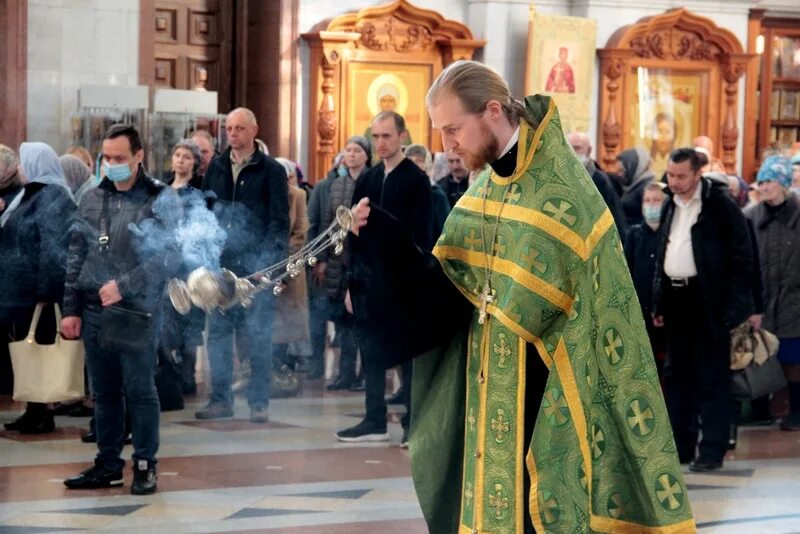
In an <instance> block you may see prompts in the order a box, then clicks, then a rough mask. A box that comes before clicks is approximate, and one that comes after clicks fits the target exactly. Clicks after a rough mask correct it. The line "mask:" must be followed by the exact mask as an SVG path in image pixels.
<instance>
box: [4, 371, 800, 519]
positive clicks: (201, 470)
mask: <svg viewBox="0 0 800 534" xmlns="http://www.w3.org/2000/svg"><path fill="white" fill-rule="evenodd" d="M237 403H238V404H237V407H236V414H235V417H234V419H230V420H222V421H212V422H199V421H195V420H194V418H193V416H192V414H193V411H194V410H195V409H196V408H197V407H198V406H200V402H199V401H198V400H195V401H190V402H189V403H188V405H187V408H186V410H184V411H181V412H171V413H166V414H163V416H162V431H161V450H160V454H159V456H160V463H159V492H158V493H157V494H155V495H152V496H148V497H134V496H131V495H130V494H129V493H128V491H129V482H130V474H129V473H126V481H125V487H123V488H118V489H112V490H98V491H86V492H75V491H67V490H65V489H64V487H63V485H62V483H61V481H62V479H63V478H64V477H65V476H67V475H70V474H74V473H76V472H78V471H80V470H81V469H83V468H85V467H86V466H87V465H88V462H89V461H90V460H91V458H92V456H93V454H94V445H87V444H82V443H81V442H80V441H79V440H78V439H77V438H78V436H79V434H80V431H81V429H82V427H83V426H84V425H85V424H86V422H87V420H86V419H75V418H70V417H58V418H57V421H56V424H57V426H58V430H57V432H55V433H52V434H48V435H44V436H30V437H27V436H20V435H19V434H17V433H14V432H0V533H16V532H21V533H38V532H75V531H86V530H101V531H103V530H113V531H115V532H147V533H151V532H152V533H162V532H163V533H168V534H178V533H183V532H265V533H269V534H299V533H308V534H318V533H319V534H322V533H326V534H345V533H346V534H360V533H381V534H394V533H398V534H399V533H401V532H402V533H404V534H422V533H424V532H426V528H425V525H424V522H423V521H422V519H421V513H420V509H419V506H418V504H417V501H416V498H415V496H414V491H413V487H412V484H411V479H410V478H409V462H408V454H407V452H406V451H405V450H403V449H401V448H400V447H399V441H400V435H401V429H400V425H399V424H398V421H399V418H398V411H397V410H395V409H392V408H390V411H391V413H390V418H389V420H390V425H389V427H390V432H391V434H392V442H391V443H389V444H373V445H359V444H355V445H345V444H340V443H337V442H336V441H335V440H334V438H333V433H334V432H335V431H336V430H338V429H340V428H343V427H346V426H349V425H351V424H354V423H356V422H357V421H358V420H359V417H360V416H359V414H360V413H363V396H362V395H358V394H352V393H340V394H328V393H323V392H322V384H321V383H316V384H309V385H308V386H307V387H306V392H305V394H304V396H303V397H302V398H298V399H285V400H276V401H273V402H272V403H271V406H270V418H271V422H270V423H269V424H267V425H253V424H250V423H249V422H248V421H247V414H248V411H247V407H246V406H245V403H244V402H243V401H241V399H239V400H238V401H237ZM18 408H19V407H18V406H17V405H13V404H12V403H10V401H8V399H0V422H3V421H8V420H10V419H12V418H13V417H14V416H15V415H16V414H17V413H18ZM399 410H402V408H400V409H399ZM129 454H130V448H129V447H126V450H125V455H129ZM686 481H687V483H688V485H689V489H690V497H691V500H692V506H693V508H694V512H695V516H696V519H697V523H698V527H699V531H700V532H703V533H717V532H718V533H726V534H728V533H789V532H800V433H786V432H781V431H780V430H778V429H777V428H775V427H755V428H746V429H743V430H742V432H741V437H740V444H739V447H738V448H737V450H736V452H735V454H731V455H730V456H729V458H728V460H727V461H726V464H725V468H724V469H723V470H722V471H719V472H717V473H715V474H712V475H695V474H687V475H686Z"/></svg>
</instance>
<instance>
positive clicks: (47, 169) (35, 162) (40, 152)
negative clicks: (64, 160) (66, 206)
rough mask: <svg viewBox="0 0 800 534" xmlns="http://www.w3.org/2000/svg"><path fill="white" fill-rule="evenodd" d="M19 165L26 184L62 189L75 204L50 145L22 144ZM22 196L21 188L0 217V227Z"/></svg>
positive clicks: (56, 156) (23, 192) (17, 205)
mask: <svg viewBox="0 0 800 534" xmlns="http://www.w3.org/2000/svg"><path fill="white" fill-rule="evenodd" d="M19 165H20V167H21V168H22V174H23V176H24V179H25V183H26V184H28V183H35V184H45V185H57V186H59V187H63V188H64V190H65V191H66V192H67V195H68V196H69V198H70V199H71V200H72V201H73V202H75V197H74V196H73V195H72V191H71V190H70V188H69V186H68V185H67V180H66V179H65V178H64V170H63V169H62V168H61V162H60V161H59V159H58V154H56V151H55V150H53V149H52V148H51V147H50V145H47V144H45V143H38V142H34V143H22V144H21V145H20V147H19ZM24 195H25V189H24V188H23V189H22V191H20V192H19V193H17V195H16V196H15V197H14V199H13V200H12V201H11V203H10V204H9V205H8V207H6V210H5V211H4V212H3V215H2V216H0V227H2V226H5V224H6V222H7V221H8V218H9V216H10V215H11V213H12V212H13V211H14V210H16V209H17V208H18V207H19V205H20V203H21V202H22V197H23V196H24Z"/></svg>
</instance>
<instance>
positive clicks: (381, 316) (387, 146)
mask: <svg viewBox="0 0 800 534" xmlns="http://www.w3.org/2000/svg"><path fill="white" fill-rule="evenodd" d="M405 129H406V127H405V120H404V119H403V117H401V116H400V115H398V114H397V113H394V112H391V111H385V112H382V113H380V114H378V115H377V116H376V117H375V119H374V120H373V122H372V128H371V130H372V137H373V146H375V149H376V152H377V154H378V155H379V156H380V157H381V160H382V161H381V163H379V164H378V165H376V166H374V167H373V168H372V169H370V171H369V172H367V173H365V174H363V175H362V176H361V177H360V178H359V179H358V182H356V187H355V191H354V193H353V201H354V203H355V202H358V201H359V200H361V199H363V198H369V199H370V204H371V205H372V206H373V207H374V209H382V210H384V211H385V212H388V213H389V214H391V215H392V216H394V217H395V218H396V219H398V220H399V221H400V222H401V223H402V224H403V225H404V226H405V227H406V228H407V229H408V230H410V232H411V234H412V235H413V238H414V242H415V243H416V244H417V246H419V247H420V248H423V249H426V250H430V249H431V248H432V246H433V232H432V228H433V224H432V215H431V210H432V205H431V184H430V180H429V178H428V175H426V174H425V173H424V172H423V171H422V170H421V169H420V168H419V167H417V165H416V164H414V163H413V162H412V161H411V160H409V159H407V158H406V157H405V156H404V155H403V151H402V150H401V145H402V134H403V132H404V131H405ZM384 237H385V236H382V235H380V234H378V233H376V232H372V231H369V230H367V231H366V232H363V233H362V234H361V237H360V238H359V239H351V240H350V247H351V248H350V254H351V255H350V269H351V271H350V272H351V275H350V281H349V292H348V295H347V297H346V301H347V300H349V301H350V302H351V305H350V310H351V311H352V312H353V313H354V315H355V320H356V336H357V338H358V342H359V346H360V347H361V356H362V359H363V362H364V368H365V378H366V392H367V399H366V403H367V415H366V418H365V419H364V420H363V421H362V422H361V423H359V424H357V425H356V426H354V427H352V428H348V429H345V430H342V431H340V432H338V433H337V434H336V437H337V439H339V440H340V441H348V442H352V441H386V440H388V439H389V434H388V433H387V432H386V401H385V399H384V392H385V390H386V379H385V376H386V374H385V369H386V367H387V365H386V361H385V358H384V351H385V349H386V347H384V346H382V344H381V343H380V341H379V340H378V338H376V337H375V335H374V334H375V332H376V331H378V330H380V329H379V328H378V325H381V327H382V328H385V327H386V325H391V324H393V323H397V321H396V317H398V315H397V314H403V313H407V312H409V310H406V309H404V308H403V305H402V302H403V301H404V299H403V295H399V294H396V292H394V291H392V290H391V289H390V288H394V287H396V284H392V283H391V282H390V281H391V280H393V279H396V278H397V276H398V274H397V273H393V272H390V269H384V268H381V267H380V266H381V263H380V262H379V261H378V258H379V257H380V256H381V254H382V253H383V251H382V247H383V246H384V244H385V240H384ZM348 297H349V298H348ZM407 335H414V332H408V333H407ZM408 360H410V358H408ZM403 375H404V376H407V377H410V376H411V365H410V361H409V362H408V363H406V364H404V366H403ZM405 391H406V398H405V405H406V408H407V410H408V409H409V408H410V392H411V384H410V383H407V384H406V390H405ZM409 411H410V410H409ZM403 430H404V432H403V443H405V442H406V440H407V435H408V411H407V412H406V417H404V418H403Z"/></svg>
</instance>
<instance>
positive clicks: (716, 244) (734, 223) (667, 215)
mask: <svg viewBox="0 0 800 534" xmlns="http://www.w3.org/2000/svg"><path fill="white" fill-rule="evenodd" d="M702 163H703V161H702V158H701V157H700V156H699V154H698V153H697V152H696V151H695V150H694V149H691V148H680V149H678V150H675V151H673V152H672V154H670V157H669V160H668V163H667V182H668V184H669V191H668V196H667V200H666V203H665V205H664V209H663V210H662V216H661V226H660V227H659V234H660V235H659V243H658V248H657V259H656V270H655V281H654V287H653V308H654V314H653V315H654V318H653V322H654V324H655V325H656V326H663V327H664V328H665V329H666V339H667V360H666V362H665V365H664V389H665V391H664V393H665V396H666V401H667V408H668V410H669V416H670V421H671V422H672V428H673V431H674V433H675V442H676V445H677V447H678V455H679V457H680V459H681V463H691V466H690V469H691V470H692V471H697V472H702V471H712V470H715V469H719V468H720V467H722V461H723V458H724V456H725V452H726V450H727V443H728V431H729V426H728V425H729V419H730V391H729V388H730V370H729V363H730V348H729V347H730V331H731V330H732V329H733V328H735V327H736V326H738V325H739V324H741V323H743V322H744V321H746V320H751V321H752V322H753V323H755V322H756V318H755V316H754V313H755V307H754V303H753V293H752V287H751V284H752V283H751V279H752V277H753V250H752V246H751V242H750V239H749V234H748V231H747V223H746V222H745V219H744V216H743V215H742V213H741V211H740V210H739V208H738V206H737V205H736V203H735V202H734V201H733V199H732V198H731V197H730V195H729V194H727V188H726V187H725V186H724V185H722V184H717V183H716V182H713V181H711V180H709V179H707V178H702V173H701V167H702ZM698 431H702V440H701V441H700V443H699V447H698V443H697V438H698ZM696 450H699V453H697V452H696Z"/></svg>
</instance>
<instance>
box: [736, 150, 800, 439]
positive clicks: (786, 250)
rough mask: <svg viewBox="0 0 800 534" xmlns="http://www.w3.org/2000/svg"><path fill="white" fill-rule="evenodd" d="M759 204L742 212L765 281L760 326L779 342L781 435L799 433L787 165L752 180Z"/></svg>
mask: <svg viewBox="0 0 800 534" xmlns="http://www.w3.org/2000/svg"><path fill="white" fill-rule="evenodd" d="M756 180H757V182H758V192H759V194H760V197H761V202H760V203H758V204H756V205H753V206H751V207H749V208H747V209H746V210H745V212H744V213H745V215H746V216H747V217H748V218H749V219H750V220H752V221H753V226H754V227H755V234H756V243H757V244H758V253H759V256H760V259H761V271H762V273H763V278H764V310H765V312H764V317H763V323H762V324H763V326H764V328H766V329H767V330H769V331H770V332H773V333H774V334H775V335H777V336H778V338H779V339H780V341H781V345H780V349H779V351H778V360H780V362H781V364H783V368H784V372H785V373H786V378H787V379H788V381H789V407H790V412H789V416H788V417H786V418H785V419H784V420H783V422H782V423H781V428H782V429H783V430H800V197H798V196H797V195H796V194H795V193H794V192H792V191H790V189H789V188H790V186H791V184H792V170H791V163H790V161H789V160H788V159H786V158H784V157H781V156H770V157H768V158H767V159H766V160H764V163H763V164H762V165H761V169H759V171H758V175H757V177H756Z"/></svg>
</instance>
